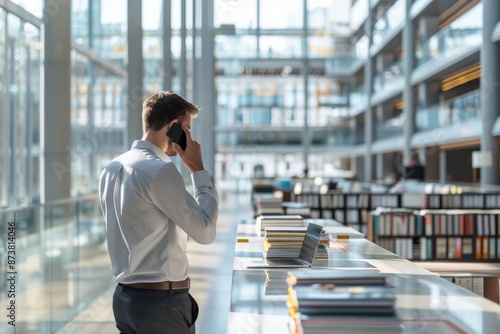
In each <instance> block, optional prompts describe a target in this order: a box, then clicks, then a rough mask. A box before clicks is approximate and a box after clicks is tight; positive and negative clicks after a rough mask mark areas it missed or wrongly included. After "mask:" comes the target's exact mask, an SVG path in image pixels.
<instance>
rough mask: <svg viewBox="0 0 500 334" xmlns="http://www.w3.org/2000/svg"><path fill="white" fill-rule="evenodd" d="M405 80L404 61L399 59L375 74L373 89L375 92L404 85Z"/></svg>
mask: <svg viewBox="0 0 500 334" xmlns="http://www.w3.org/2000/svg"><path fill="white" fill-rule="evenodd" d="M403 81H404V72H403V61H402V60H399V61H397V62H395V63H393V64H391V65H389V66H388V67H386V68H385V69H384V70H383V71H381V72H378V73H376V74H375V78H374V83H373V90H374V92H379V91H381V90H387V89H392V88H394V87H403V84H404V82H403Z"/></svg>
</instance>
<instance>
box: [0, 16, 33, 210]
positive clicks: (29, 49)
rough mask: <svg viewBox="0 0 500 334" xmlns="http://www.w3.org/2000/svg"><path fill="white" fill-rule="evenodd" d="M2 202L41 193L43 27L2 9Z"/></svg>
mask: <svg viewBox="0 0 500 334" xmlns="http://www.w3.org/2000/svg"><path fill="white" fill-rule="evenodd" d="M0 50H1V51H2V52H3V54H2V55H1V57H0V87H1V89H0V101H1V102H0V118H1V126H0V127H1V135H0V146H1V150H0V160H1V163H0V164H1V168H0V178H1V183H0V188H1V191H0V206H17V205H25V204H27V203H29V202H33V201H34V202H36V201H37V200H38V197H39V189H38V185H39V153H38V152H39V130H38V129H39V116H38V115H39V105H40V88H39V87H40V86H39V85H40V75H39V73H40V67H39V66H40V31H39V30H38V29H37V28H36V27H34V26H33V25H31V24H29V23H26V22H24V21H22V20H21V19H19V18H18V17H16V16H14V15H12V14H9V13H6V12H5V11H4V10H2V9H0Z"/></svg>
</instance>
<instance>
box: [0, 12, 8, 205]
mask: <svg viewBox="0 0 500 334" xmlns="http://www.w3.org/2000/svg"><path fill="white" fill-rule="evenodd" d="M6 17H7V15H6V13H5V11H4V10H3V9H2V8H0V100H1V101H2V103H0V207H6V206H7V205H8V204H9V193H8V191H9V189H8V185H9V164H10V162H9V161H10V160H9V158H10V157H9V136H10V124H9V119H8V116H9V115H8V112H7V110H6V109H5V107H6V106H5V103H3V102H4V101H6V100H7V94H8V93H7V87H8V85H7V82H6V81H7V71H6V70H7V63H6V60H7V44H6V37H7V36H6V34H7V31H6V29H5V27H6V22H7V21H6Z"/></svg>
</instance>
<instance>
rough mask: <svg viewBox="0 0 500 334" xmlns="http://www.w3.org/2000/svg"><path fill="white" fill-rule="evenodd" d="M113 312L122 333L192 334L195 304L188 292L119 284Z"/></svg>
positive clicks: (115, 294)
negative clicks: (129, 286) (137, 287)
mask: <svg viewBox="0 0 500 334" xmlns="http://www.w3.org/2000/svg"><path fill="white" fill-rule="evenodd" d="M113 313H114V315H115V321H116V327H117V328H118V329H119V330H120V333H121V334H165V333H168V334H170V333H172V334H177V333H179V334H184V333H186V334H194V333H195V326H194V323H195V321H196V318H197V317H198V304H197V303H196V300H194V298H193V297H192V296H191V295H190V294H189V292H188V291H187V290H178V291H175V290H174V291H172V292H169V291H161V290H142V289H134V288H128V287H125V286H123V285H121V284H118V285H117V287H116V289H115V293H114V294H113Z"/></svg>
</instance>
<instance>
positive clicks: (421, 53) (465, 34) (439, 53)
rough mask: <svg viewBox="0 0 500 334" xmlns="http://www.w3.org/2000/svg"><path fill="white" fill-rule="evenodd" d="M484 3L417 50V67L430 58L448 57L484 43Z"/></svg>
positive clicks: (421, 44)
mask: <svg viewBox="0 0 500 334" xmlns="http://www.w3.org/2000/svg"><path fill="white" fill-rule="evenodd" d="M482 22H483V21H482V4H481V3H479V4H477V5H476V6H474V7H472V8H471V9H470V10H469V11H467V12H466V13H465V14H463V15H462V16H460V17H459V18H458V19H456V20H455V21H454V22H453V23H451V24H450V25H449V26H448V27H446V28H445V29H443V30H441V31H439V32H438V33H436V34H435V35H433V36H432V37H430V38H429V39H428V40H427V41H425V42H422V43H420V45H419V46H417V48H416V50H415V57H416V65H417V67H418V66H420V65H422V64H424V63H426V62H427V61H429V60H432V59H436V58H440V59H443V58H446V57H450V56H453V55H455V54H459V53H462V52H465V51H467V50H469V49H471V48H474V47H479V46H480V45H481V43H482V40H483V38H482V33H481V31H482V26H483V24H482Z"/></svg>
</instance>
